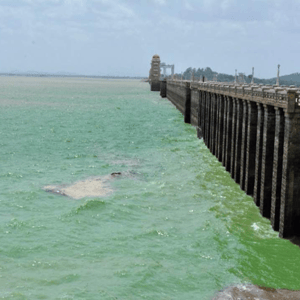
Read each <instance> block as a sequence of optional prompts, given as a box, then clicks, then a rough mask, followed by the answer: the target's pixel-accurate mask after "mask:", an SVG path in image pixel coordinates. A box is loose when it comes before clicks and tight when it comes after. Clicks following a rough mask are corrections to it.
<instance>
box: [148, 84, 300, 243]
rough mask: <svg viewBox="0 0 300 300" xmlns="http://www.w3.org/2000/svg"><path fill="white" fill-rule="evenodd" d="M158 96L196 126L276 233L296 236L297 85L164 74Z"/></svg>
mask: <svg viewBox="0 0 300 300" xmlns="http://www.w3.org/2000/svg"><path fill="white" fill-rule="evenodd" d="M150 84H154V83H152V82H150ZM156 90H157V89H156ZM160 95H161V97H163V98H164V97H166V98H167V99H168V100H170V101H171V102H172V103H173V104H174V105H175V106H176V107H177V108H178V110H179V111H180V112H181V113H182V114H183V115H184V121H185V122H186V123H190V124H192V125H193V126H195V127H196V128H197V133H198V137H199V138H203V141H204V143H205V144H206V145H207V147H208V148H209V149H210V151H211V153H212V154H213V155H215V156H216V157H217V158H218V160H219V161H220V162H222V164H223V166H224V167H225V168H226V170H227V171H228V172H230V174H231V177H232V178H233V179H234V180H235V181H236V183H238V184H239V185H240V187H241V189H242V190H244V191H245V192H246V193H247V194H248V195H251V196H252V197H253V200H254V202H255V203H256V205H257V206H258V207H259V209H260V212H261V214H262V215H263V216H264V217H266V218H269V219H270V220H271V224H272V227H273V229H274V230H276V231H279V236H280V237H283V238H292V237H294V236H297V237H300V159H299V155H300V106H299V105H300V90H298V89H296V88H295V87H293V86H290V87H285V86H271V85H254V84H252V85H251V84H250V85H246V84H243V85H242V84H234V83H222V82H195V81H183V80H166V79H165V80H162V81H160Z"/></svg>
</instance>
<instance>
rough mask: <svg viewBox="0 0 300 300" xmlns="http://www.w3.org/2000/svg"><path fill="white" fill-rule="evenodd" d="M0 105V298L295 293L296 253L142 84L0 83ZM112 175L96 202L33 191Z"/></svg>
mask: <svg viewBox="0 0 300 300" xmlns="http://www.w3.org/2000/svg"><path fill="white" fill-rule="evenodd" d="M0 110H1V117H0V205H1V212H0V216H1V218H0V232H1V243H0V299H88V300H92V299H95V300H98V299H119V300H121V299H166V300H167V299H200V300H206V299H211V298H212V297H213V295H214V293H215V292H216V291H218V290H220V289H223V288H225V287H227V286H229V285H235V284H239V283H252V284H258V285H263V286H268V287H273V288H288V289H300V268H299V267H300V250H299V247H298V246H295V245H293V244H291V243H290V242H289V241H286V240H283V239H279V238H278V234H277V233H276V232H274V231H273V230H272V229H271V226H270V222H269V220H267V219H265V218H262V217H261V215H260V213H259V211H258V208H257V207H256V206H255V205H254V203H253V200H252V198H251V197H249V196H247V195H245V193H244V192H243V191H241V190H240V188H239V186H238V185H237V184H235V182H234V181H233V180H232V179H231V177H230V175H229V174H228V173H227V172H226V171H225V170H224V168H223V167H222V165H221V163H220V162H218V160H217V159H216V158H215V157H214V156H213V155H212V154H211V153H210V152H209V150H208V149H207V148H206V146H205V145H204V143H203V141H202V140H199V139H197V137H196V130H195V128H193V127H192V126H190V125H187V124H184V122H183V117H182V115H181V114H180V112H179V111H178V110H177V109H176V108H175V107H174V106H173V105H172V104H171V103H170V102H169V101H168V100H166V99H162V98H160V96H159V94H158V93H154V92H150V91H149V85H148V84H147V83H143V82H140V81H138V80H103V79H102V80H100V79H87V78H29V77H28V78H27V77H0ZM112 172H121V173H122V174H123V175H121V176H118V177H117V178H115V179H113V180H111V181H110V182H109V184H110V188H111V189H112V190H113V192H112V193H110V194H109V195H107V196H105V197H86V198H83V199H80V200H75V199H72V198H68V197H65V196H61V195H55V194H51V193H47V192H46V191H44V190H43V187H44V186H46V185H61V184H66V185H68V184H73V183H75V182H77V181H79V180H86V179H88V178H93V177H94V176H100V177H101V176H106V175H109V174H110V173H112Z"/></svg>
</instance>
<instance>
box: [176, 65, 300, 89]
mask: <svg viewBox="0 0 300 300" xmlns="http://www.w3.org/2000/svg"><path fill="white" fill-rule="evenodd" d="M193 74H194V75H193ZM175 75H176V76H177V78H181V76H182V77H183V79H184V80H191V79H192V77H193V76H194V78H195V80H197V81H198V80H202V78H203V77H205V80H208V81H212V80H217V81H220V82H233V81H235V76H234V75H229V74H225V73H218V72H215V71H213V70H212V69H211V68H209V67H206V68H202V69H201V68H198V69H196V68H192V67H189V68H187V69H186V70H185V71H184V72H183V73H182V74H175ZM279 79H280V85H295V86H300V73H293V74H290V75H284V76H280V78H279ZM251 80H252V74H250V75H245V76H244V81H245V83H251ZM276 80H277V78H276V77H274V78H270V79H261V78H257V77H254V83H257V84H259V83H262V84H276Z"/></svg>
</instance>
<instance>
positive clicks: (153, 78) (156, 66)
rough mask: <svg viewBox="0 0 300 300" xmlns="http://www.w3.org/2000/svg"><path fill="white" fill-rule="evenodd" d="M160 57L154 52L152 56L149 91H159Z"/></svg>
mask: <svg viewBox="0 0 300 300" xmlns="http://www.w3.org/2000/svg"><path fill="white" fill-rule="evenodd" d="M159 79H160V57H159V56H158V55H157V54H155V55H153V57H152V61H151V69H150V76H149V81H150V86H151V91H160V81H159Z"/></svg>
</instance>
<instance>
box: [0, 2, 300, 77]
mask: <svg viewBox="0 0 300 300" xmlns="http://www.w3.org/2000/svg"><path fill="white" fill-rule="evenodd" d="M299 37H300V0H0V72H8V71H14V70H18V71H39V72H51V73H56V72H69V73H76V74H86V75H129V76H147V75H148V72H149V68H150V60H151V57H152V55H154V54H156V53H157V54H159V55H160V57H161V60H162V61H163V62H166V63H169V64H173V63H174V64H175V71H176V72H181V71H184V70H185V69H186V68H187V67H190V66H191V67H196V68H198V67H200V68H203V67H207V66H209V67H210V68H212V69H213V70H215V71H217V72H219V73H229V74H234V72H235V71H234V70H235V69H237V70H238V71H239V72H245V73H246V74H247V75H248V74H250V73H251V70H252V66H254V67H255V76H257V77H262V78H270V77H275V76H276V72H277V64H280V65H281V75H284V74H290V73H294V72H300V63H299V54H300V51H299V50H300V38H299Z"/></svg>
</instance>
